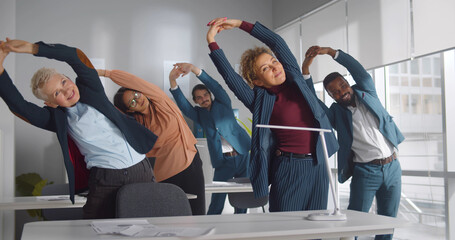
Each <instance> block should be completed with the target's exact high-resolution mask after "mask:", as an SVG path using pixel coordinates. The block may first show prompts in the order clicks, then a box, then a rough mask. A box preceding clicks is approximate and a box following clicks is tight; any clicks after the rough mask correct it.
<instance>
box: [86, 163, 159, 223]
mask: <svg viewBox="0 0 455 240" xmlns="http://www.w3.org/2000/svg"><path fill="white" fill-rule="evenodd" d="M138 182H155V176H154V175H153V169H152V166H151V165H150V162H149V161H148V159H147V158H145V159H144V160H142V161H141V162H139V163H137V164H135V165H133V166H131V167H129V168H124V169H107V168H98V167H92V168H91V169H90V176H89V181H88V187H89V193H88V196H87V202H86V203H85V205H84V207H83V212H84V218H86V219H95V218H114V217H115V204H116V198H117V191H118V190H119V189H120V187H122V186H123V185H126V184H130V183H138Z"/></svg>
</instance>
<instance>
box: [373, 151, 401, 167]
mask: <svg viewBox="0 0 455 240" xmlns="http://www.w3.org/2000/svg"><path fill="white" fill-rule="evenodd" d="M395 159H397V154H396V153H395V152H394V153H393V154H392V155H390V156H389V157H386V158H380V159H375V160H372V161H370V162H368V163H371V164H375V165H386V164H387V163H390V162H392V161H393V160H395Z"/></svg>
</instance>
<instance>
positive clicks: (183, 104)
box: [169, 65, 199, 122]
mask: <svg viewBox="0 0 455 240" xmlns="http://www.w3.org/2000/svg"><path fill="white" fill-rule="evenodd" d="M182 74H184V72H183V71H182V69H179V68H178V66H175V65H174V68H173V69H172V70H171V72H170V73H169V83H170V85H171V89H169V90H170V91H171V94H172V96H173V97H174V99H175V102H176V103H177V106H178V107H179V108H180V111H182V113H183V114H185V116H187V117H188V118H190V119H191V120H193V121H195V122H199V119H198V114H197V112H196V109H195V108H194V107H193V106H192V105H191V103H190V102H189V101H188V99H186V97H185V95H183V93H182V90H180V88H179V87H178V85H177V78H179V77H180V76H182Z"/></svg>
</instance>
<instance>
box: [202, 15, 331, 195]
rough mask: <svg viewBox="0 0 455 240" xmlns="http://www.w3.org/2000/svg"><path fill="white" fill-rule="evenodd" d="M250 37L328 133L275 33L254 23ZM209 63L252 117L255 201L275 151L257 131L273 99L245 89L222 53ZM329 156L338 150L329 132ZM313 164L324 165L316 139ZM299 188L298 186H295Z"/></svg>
mask: <svg viewBox="0 0 455 240" xmlns="http://www.w3.org/2000/svg"><path fill="white" fill-rule="evenodd" d="M251 35H252V36H253V37H256V38H257V39H258V40H260V41H262V42H263V43H265V44H266V45H267V46H268V47H269V48H270V49H271V50H272V51H273V53H274V54H275V55H276V57H277V59H278V60H279V61H280V62H281V63H282V64H283V67H284V70H285V73H286V81H291V82H292V83H294V84H295V85H296V86H297V87H298V88H299V90H300V91H301V92H302V95H303V96H304V97H305V99H306V101H307V102H308V105H309V106H310V108H311V111H312V112H313V115H314V118H315V122H316V124H317V125H318V127H319V128H324V129H332V126H331V125H330V122H329V119H328V118H327V115H326V113H325V111H324V109H323V107H322V106H321V104H322V105H324V103H323V102H321V101H320V100H319V99H318V98H317V96H316V93H315V90H314V87H313V83H312V79H309V80H307V81H305V80H304V79H303V76H302V72H301V70H300V67H299V65H298V63H297V60H296V59H295V57H294V55H293V54H292V53H291V50H289V48H288V46H287V44H286V42H285V41H284V40H283V39H282V38H281V37H280V36H279V35H278V34H276V33H274V32H273V31H271V30H269V29H268V28H266V27H265V26H263V25H262V24H260V23H259V22H256V24H255V25H254V28H253V30H252V31H251ZM210 57H211V58H212V61H213V63H214V64H215V66H216V67H217V69H218V72H219V73H220V74H221V75H222V76H223V78H224V80H225V81H226V83H227V85H228V86H229V88H230V89H231V90H232V91H233V92H234V94H235V95H236V96H237V97H238V99H239V100H240V101H242V102H243V104H245V106H246V107H247V108H248V109H249V110H250V111H251V112H252V113H253V134H252V140H251V161H250V168H249V171H250V172H249V174H250V179H251V183H252V185H253V189H254V194H255V196H256V197H262V196H266V195H268V193H269V190H268V185H269V184H270V181H269V171H270V161H271V159H272V158H273V157H272V156H273V155H272V154H273V152H274V150H275V143H274V142H275V140H274V137H273V135H272V132H271V130H270V129H266V128H257V127H255V126H256V125H257V124H268V123H269V121H270V117H271V115H272V110H273V105H274V103H275V95H273V94H270V93H268V92H267V90H265V89H263V88H260V87H254V88H253V89H251V88H250V87H249V85H248V84H247V83H246V82H245V81H244V80H243V79H242V77H241V76H240V75H238V74H237V73H236V72H235V70H234V69H233V68H232V66H231V65H230V63H229V62H228V60H227V59H226V56H225V55H224V52H223V50H222V49H217V50H215V51H213V52H211V53H210ZM325 139H326V143H327V150H328V152H329V156H331V155H332V154H333V153H335V152H336V151H337V150H338V142H337V140H336V138H335V135H334V134H333V131H332V132H331V133H329V134H326V135H325ZM315 156H316V160H317V161H318V163H319V162H320V161H324V152H323V149H322V143H321V141H320V139H319V137H318V141H317V145H316V153H315ZM296 184H299V183H296Z"/></svg>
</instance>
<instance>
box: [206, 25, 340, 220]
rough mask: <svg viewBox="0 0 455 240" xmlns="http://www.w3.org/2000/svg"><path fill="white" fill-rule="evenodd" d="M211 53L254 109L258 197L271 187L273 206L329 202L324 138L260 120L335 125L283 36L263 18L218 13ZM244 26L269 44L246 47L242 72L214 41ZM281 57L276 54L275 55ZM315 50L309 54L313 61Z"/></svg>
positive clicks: (329, 138)
mask: <svg viewBox="0 0 455 240" xmlns="http://www.w3.org/2000/svg"><path fill="white" fill-rule="evenodd" d="M208 25H209V27H210V28H209V30H208V32H207V43H208V44H209V48H210V50H211V53H210V57H211V58H212V61H213V62H214V64H215V66H216V67H217V69H218V72H219V73H220V74H221V75H222V76H223V78H224V80H225V81H226V83H227V85H228V86H229V88H230V89H231V90H232V91H233V92H234V94H235V95H236V96H237V97H238V98H239V100H240V101H242V102H243V104H245V106H246V107H247V108H248V109H249V110H250V111H251V112H252V113H253V135H252V140H251V161H250V168H249V170H250V179H251V182H252V184H253V190H254V193H255V196H256V197H262V196H266V195H267V194H268V193H269V189H268V186H269V185H271V188H270V196H269V199H270V201H269V202H270V211H272V212H273V211H296V210H315V209H326V208H327V197H328V176H327V171H326V169H325V161H324V153H323V149H322V143H321V140H320V138H319V137H318V135H317V134H315V133H313V132H309V131H297V130H282V129H264V128H257V127H255V126H256V124H271V125H284V126H295V127H314V128H324V129H332V126H331V125H330V122H329V119H328V118H327V116H326V114H325V112H324V109H323V107H322V106H321V104H322V105H323V104H324V103H322V102H321V101H320V100H319V99H318V98H317V97H316V93H315V90H314V87H313V83H312V80H311V79H308V80H304V79H303V76H302V73H301V71H300V67H299V65H298V63H297V61H296V59H295V57H294V56H293V55H292V53H291V51H290V50H289V48H288V46H287V45H286V43H285V42H284V40H283V39H282V38H281V37H280V36H279V35H278V34H276V33H274V32H273V31H271V30H269V29H267V28H266V27H264V26H263V25H261V24H260V23H258V22H257V23H256V24H251V23H248V22H245V21H241V20H237V19H226V18H217V19H214V20H212V21H210V22H209V24H208ZM232 28H240V29H242V30H244V31H245V32H247V33H250V34H251V35H252V36H253V37H255V38H257V39H258V40H260V41H262V42H263V43H265V44H266V45H267V46H268V47H270V49H271V51H270V49H268V48H265V47H257V48H254V49H250V50H247V51H246V52H245V53H244V54H243V56H242V58H241V62H240V65H241V73H242V75H243V77H244V78H245V80H246V82H245V81H244V80H243V79H242V77H241V76H240V75H238V74H237V73H236V72H235V70H234V69H233V68H232V66H231V65H230V64H229V61H228V60H227V59H226V56H225V55H224V52H223V51H222V50H221V49H220V48H219V47H218V45H217V43H216V42H215V36H216V34H217V33H219V32H220V31H223V30H228V29H232ZM274 55H275V56H276V57H275V56H274ZM314 56H315V55H311V56H310V57H309V58H307V59H305V61H306V62H309V61H312V59H313V58H314ZM325 137H326V142H327V147H328V152H329V155H332V154H333V153H335V152H336V151H337V149H338V143H337V141H336V138H335V136H334V134H333V132H332V133H329V134H326V136H325Z"/></svg>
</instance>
